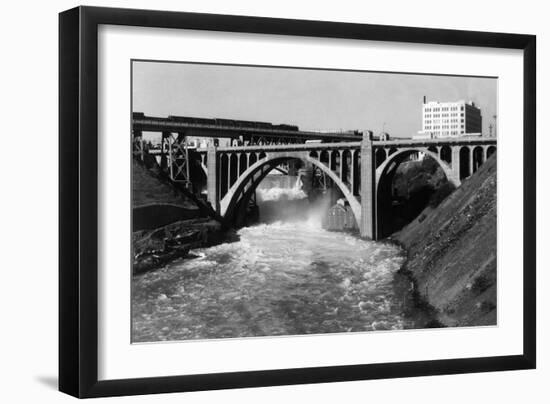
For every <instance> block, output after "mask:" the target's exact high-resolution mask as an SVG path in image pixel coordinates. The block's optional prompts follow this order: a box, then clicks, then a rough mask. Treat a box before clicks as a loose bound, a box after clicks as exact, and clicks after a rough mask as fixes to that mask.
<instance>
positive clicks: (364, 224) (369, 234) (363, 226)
mask: <svg viewBox="0 0 550 404" xmlns="http://www.w3.org/2000/svg"><path fill="white" fill-rule="evenodd" d="M373 153H374V151H373V147H372V132H370V131H367V132H365V133H364V135H363V141H362V142H361V222H360V223H359V233H360V235H361V237H364V238H369V239H371V240H374V239H375V238H376V230H375V229H376V226H375V223H376V222H375V215H374V214H375V203H376V200H375V197H376V192H375V170H376V168H375V166H374V154H373Z"/></svg>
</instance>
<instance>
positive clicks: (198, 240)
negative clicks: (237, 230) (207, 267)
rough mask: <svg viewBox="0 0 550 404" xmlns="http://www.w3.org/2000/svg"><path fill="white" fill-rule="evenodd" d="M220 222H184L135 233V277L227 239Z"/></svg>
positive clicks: (133, 235) (133, 240)
mask: <svg viewBox="0 0 550 404" xmlns="http://www.w3.org/2000/svg"><path fill="white" fill-rule="evenodd" d="M227 237H228V234H227V233H226V232H224V231H223V230H222V226H221V224H220V223H219V222H217V221H215V220H211V219H206V218H205V219H192V220H182V221H179V222H175V223H171V224H169V225H166V226H163V227H159V228H157V229H153V230H140V231H135V232H133V233H132V245H133V247H134V250H133V254H134V260H133V273H134V275H135V274H139V273H143V272H147V271H150V270H153V269H156V268H159V267H161V266H162V265H164V264H166V263H168V262H170V261H172V260H174V259H176V258H182V257H185V256H187V254H188V253H189V250H191V249H193V248H199V247H208V246H211V245H214V244H217V243H219V242H221V241H222V240H224V239H226V238H227Z"/></svg>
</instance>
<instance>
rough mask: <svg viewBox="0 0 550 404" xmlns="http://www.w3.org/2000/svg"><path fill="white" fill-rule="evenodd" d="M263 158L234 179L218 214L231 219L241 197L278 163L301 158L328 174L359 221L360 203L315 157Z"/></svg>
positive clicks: (280, 154)
mask: <svg viewBox="0 0 550 404" xmlns="http://www.w3.org/2000/svg"><path fill="white" fill-rule="evenodd" d="M262 157H263V158H261V159H258V161H256V162H254V164H252V165H251V166H250V167H248V168H247V169H246V170H245V171H244V172H243V173H242V175H241V176H239V178H238V179H237V181H235V183H234V184H233V186H232V187H231V188H230V189H229V190H228V192H227V193H226V194H225V195H224V196H223V198H222V200H221V202H220V214H221V215H222V216H223V217H224V218H226V219H227V220H232V218H233V216H234V215H235V213H236V212H235V209H236V207H237V205H238V203H239V202H240V200H241V199H242V198H243V197H246V196H247V194H250V192H252V191H253V190H254V189H255V188H256V187H257V186H258V185H259V184H260V182H261V181H262V180H263V178H265V176H266V175H267V174H268V173H269V172H270V171H271V170H273V169H274V168H276V167H277V166H278V165H280V164H281V163H283V162H285V161H289V160H301V161H303V162H308V163H311V164H313V165H315V166H316V167H318V168H319V169H320V170H322V171H323V172H324V173H325V174H326V175H328V176H329V177H330V178H331V179H332V181H333V182H334V184H335V185H336V186H337V187H338V188H339V189H340V191H341V192H342V194H343V195H344V197H345V198H346V200H347V201H348V202H349V204H350V207H351V210H352V212H353V215H354V216H355V220H356V221H357V223H358V224H359V223H361V204H360V203H359V201H358V200H357V198H355V197H354V196H353V194H352V193H351V191H350V189H349V188H348V187H347V186H346V184H344V182H343V181H342V180H341V179H340V177H339V175H338V174H337V173H335V172H334V171H332V170H331V169H329V167H328V166H327V165H326V164H325V163H323V162H321V161H320V160H319V159H317V158H315V157H311V156H310V153H309V151H308V152H273V153H266V154H265V156H262Z"/></svg>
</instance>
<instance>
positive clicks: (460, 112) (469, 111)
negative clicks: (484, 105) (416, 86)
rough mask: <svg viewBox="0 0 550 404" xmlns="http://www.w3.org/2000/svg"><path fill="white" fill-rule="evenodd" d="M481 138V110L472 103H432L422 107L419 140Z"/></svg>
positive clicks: (424, 104) (417, 136)
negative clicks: (463, 137) (462, 137)
mask: <svg viewBox="0 0 550 404" xmlns="http://www.w3.org/2000/svg"><path fill="white" fill-rule="evenodd" d="M457 136H481V110H480V109H479V108H478V107H477V106H476V105H475V104H474V103H473V102H472V101H470V102H466V101H463V100H461V101H456V102H438V101H430V102H428V103H426V99H425V98H424V103H423V105H422V130H420V131H418V134H417V135H415V136H413V137H414V138H417V139H430V138H431V139H437V138H441V137H457Z"/></svg>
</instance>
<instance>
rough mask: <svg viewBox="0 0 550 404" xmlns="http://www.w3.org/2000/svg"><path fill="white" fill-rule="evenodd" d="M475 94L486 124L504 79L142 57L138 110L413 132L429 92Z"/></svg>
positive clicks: (136, 84) (444, 97)
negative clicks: (209, 63) (499, 82)
mask: <svg viewBox="0 0 550 404" xmlns="http://www.w3.org/2000/svg"><path fill="white" fill-rule="evenodd" d="M424 95H425V96H426V97H427V100H428V101H458V100H462V99H463V100H466V101H469V100H472V101H474V102H475V103H476V104H477V105H478V106H479V107H480V108H481V114H482V117H483V132H484V133H488V131H489V124H490V123H492V122H493V118H492V116H493V115H495V114H496V97H497V79H494V78H473V77H450V76H434V75H415V74H396V73H376V72H348V71H329V70H307V69H289V68H268V67H247V66H228V65H205V64H188V63H159V62H134V64H133V111H135V112H144V113H145V115H150V116H160V117H165V116H168V115H182V116H195V117H205V118H227V119H242V120H250V121H265V122H272V123H274V124H279V123H287V124H293V125H298V126H299V127H300V129H305V130H340V129H343V130H352V129H359V130H365V129H369V130H372V131H374V133H375V134H378V133H379V132H381V131H382V128H383V127H384V126H385V131H387V132H389V133H390V135H392V136H398V137H410V136H412V135H413V134H414V133H416V132H417V131H418V130H420V129H421V123H422V119H421V111H422V97H423V96H424Z"/></svg>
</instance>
